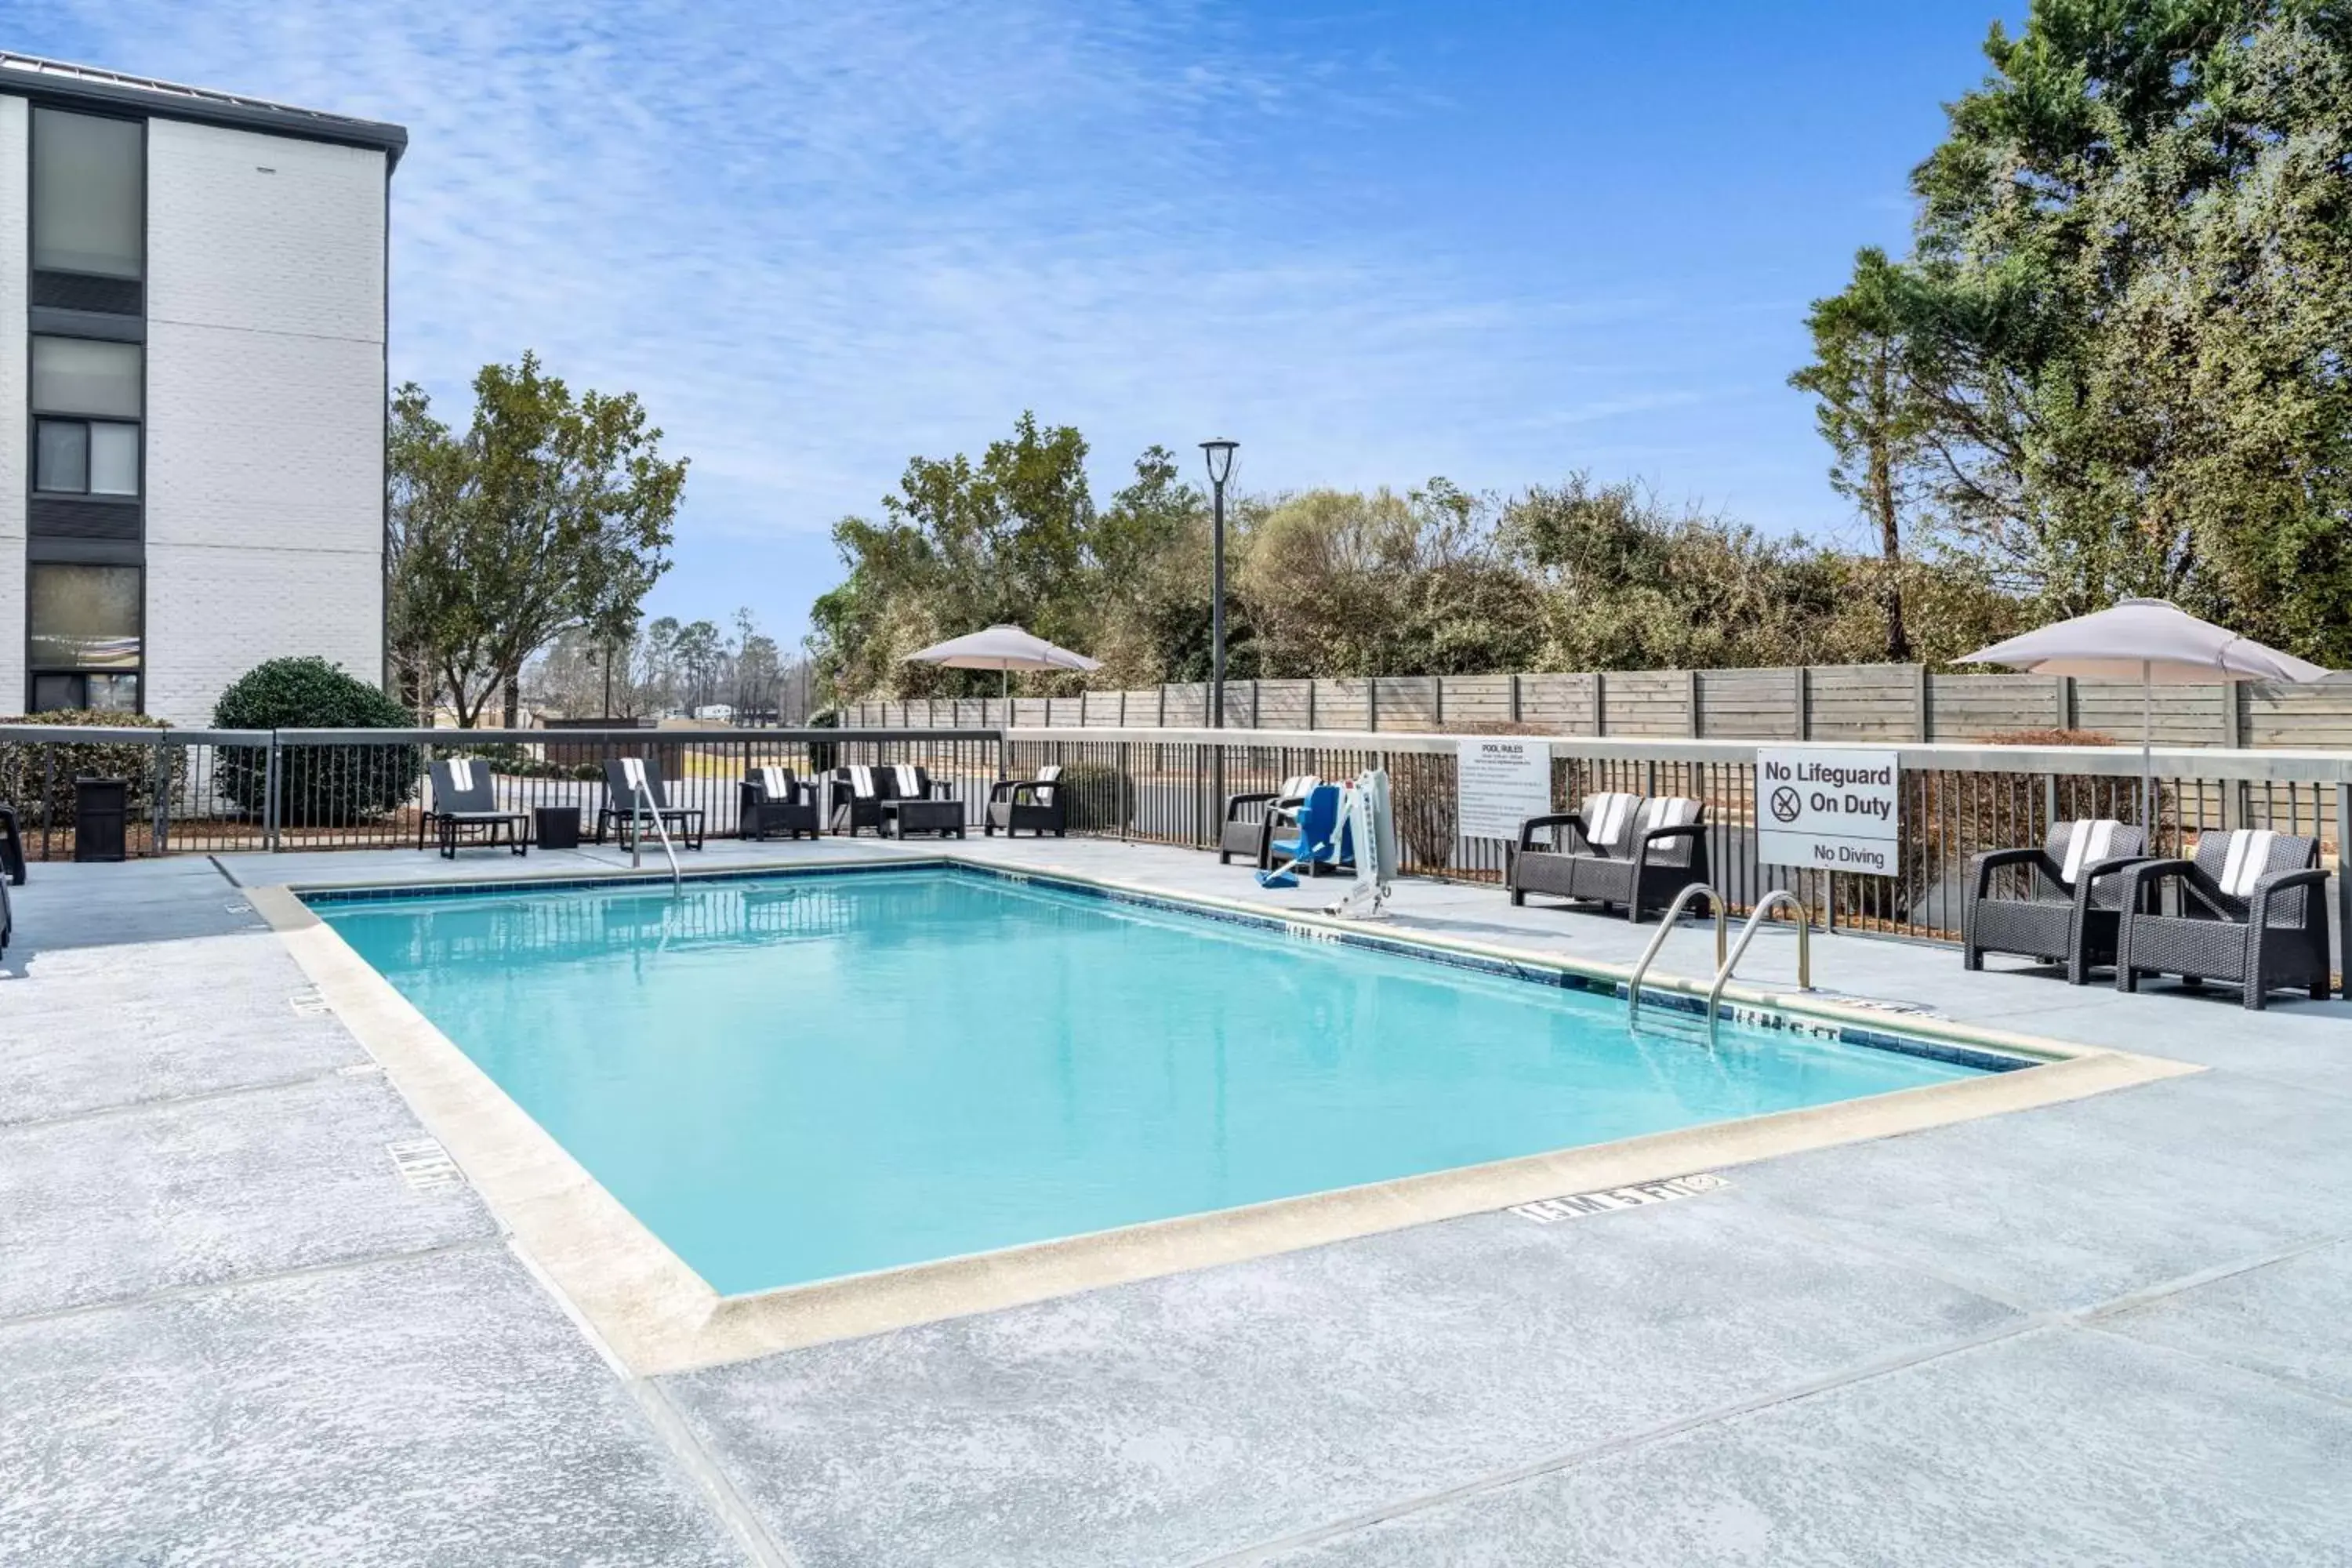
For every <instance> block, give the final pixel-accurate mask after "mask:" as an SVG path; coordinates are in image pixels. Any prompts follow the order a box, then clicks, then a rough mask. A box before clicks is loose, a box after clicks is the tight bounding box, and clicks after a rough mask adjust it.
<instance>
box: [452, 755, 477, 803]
mask: <svg viewBox="0 0 2352 1568" xmlns="http://www.w3.org/2000/svg"><path fill="white" fill-rule="evenodd" d="M446 766H447V768H448V769H449V793H450V794H452V795H471V794H473V793H474V759H473V758H471V757H452V758H450V759H449V761H448V763H446Z"/></svg>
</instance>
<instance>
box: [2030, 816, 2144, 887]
mask: <svg viewBox="0 0 2352 1568" xmlns="http://www.w3.org/2000/svg"><path fill="white" fill-rule="evenodd" d="M2053 837H2054V838H2056V839H2057V843H2056V844H2054V845H2053V847H2052V852H2051V857H2050V858H2052V859H2053V860H2055V861H2057V862H2058V879H2059V880H2060V881H2062V882H2063V883H2065V884H2066V885H2067V886H2068V887H2070V888H2071V887H2073V886H2074V884H2075V883H2076V882H2078V881H2080V880H2082V877H2083V868H2084V867H2086V866H2095V865H2097V864H2098V863H2099V862H2100V861H2102V860H2106V859H2111V858H2114V857H2116V856H2117V855H2133V854H2137V853H2138V851H2139V829H2137V828H2136V827H2126V826H2124V825H2123V824H2122V823H2120V822H2117V821H2116V819H2115V818H2114V817H2112V816H2085V817H2078V818H2076V819H2075V820H2074V821H2073V822H2070V823H2068V824H2066V826H2063V827H2062V828H2061V829H2059V831H2058V833H2057V834H2055V835H2053Z"/></svg>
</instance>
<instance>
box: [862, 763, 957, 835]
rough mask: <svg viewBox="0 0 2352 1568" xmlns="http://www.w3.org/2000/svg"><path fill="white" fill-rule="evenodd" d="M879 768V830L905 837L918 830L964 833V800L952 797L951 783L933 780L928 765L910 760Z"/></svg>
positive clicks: (939, 832)
mask: <svg viewBox="0 0 2352 1568" xmlns="http://www.w3.org/2000/svg"><path fill="white" fill-rule="evenodd" d="M880 772H881V778H880V780H879V782H880V784H881V785H882V825H881V829H880V831H881V832H882V833H883V834H884V835H885V836H886V837H897V838H905V837H909V836H910V835H913V834H917V833H936V834H938V835H940V837H947V836H948V835H949V834H950V833H952V834H954V835H955V836H956V837H958V838H961V837H963V826H964V824H963V802H961V801H960V800H958V799H957V798H956V797H955V786H954V785H952V784H949V783H947V782H946V781H945V780H938V781H934V780H933V779H932V777H931V775H930V773H929V770H928V769H926V768H923V767H921V766H919V765H917V764H915V763H898V764H896V765H894V766H891V767H887V768H884V769H882V770H880Z"/></svg>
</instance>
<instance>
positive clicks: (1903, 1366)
mask: <svg viewBox="0 0 2352 1568" xmlns="http://www.w3.org/2000/svg"><path fill="white" fill-rule="evenodd" d="M2067 1326H2068V1324H2067V1321H2066V1320H2065V1318H2064V1317H2063V1316H2061V1315H2056V1314H2049V1313H2036V1314H2034V1315H2033V1316H2032V1317H2029V1318H2025V1319H2021V1320H2018V1321H2011V1322H2007V1323H2002V1324H2000V1325H1998V1326H1996V1327H1994V1328H1990V1329H1985V1330H1982V1331H1979V1332H1977V1333H1974V1334H1970V1335H1968V1336H1967V1337H1965V1338H1962V1339H1958V1340H1948V1341H1946V1342H1943V1343H1941V1344H1937V1345H1933V1346H1930V1347H1928V1348H1927V1349H1925V1350H1918V1351H1910V1352H1905V1353H1902V1354H1899V1355H1894V1356H1886V1357H1882V1358H1880V1359H1878V1360H1876V1361H1868V1362H1864V1363H1860V1364H1859V1365H1856V1366H1853V1367H1850V1368H1848V1369H1846V1370H1844V1371H1842V1372H1835V1373H1829V1374H1827V1375H1825V1376H1822V1377H1818V1378H1814V1379H1812V1380H1811V1382H1808V1383H1801V1384H1797V1385H1796V1386H1795V1387H1793V1388H1785V1389H1776V1390H1774V1391H1772V1392H1771V1393H1769V1394H1756V1395H1753V1396H1752V1397H1750V1398H1747V1399H1742V1400H1738V1401H1735V1402H1734V1403H1732V1404H1729V1405H1713V1406H1710V1407H1709V1408H1707V1409H1705V1410H1701V1411H1696V1412H1695V1413H1693V1414H1691V1415H1684V1416H1679V1417H1677V1418H1676V1419H1675V1420H1672V1421H1667V1422H1663V1423H1660V1424H1659V1425H1657V1426H1647V1427H1643V1429H1642V1430H1641V1431H1638V1432H1629V1433H1626V1434H1625V1435H1624V1436H1620V1437H1611V1438H1608V1439H1606V1440H1605V1441H1602V1442H1599V1443H1591V1444H1587V1445H1585V1446H1584V1447H1580V1448H1571V1449H1569V1450H1568V1451H1566V1452H1564V1453H1558V1454H1553V1455H1550V1456H1549V1457H1548V1458H1541V1459H1536V1460H1532V1461H1530V1462H1529V1463H1528V1464H1524V1465H1515V1466H1512V1467H1511V1468H1507V1469H1501V1470H1494V1471H1490V1472H1488V1473H1487V1474H1486V1475H1484V1476H1480V1477H1478V1478H1476V1479H1474V1480H1467V1481H1464V1482H1462V1483H1461V1484H1460V1485H1458V1486H1452V1487H1446V1488H1444V1489H1440V1490H1437V1491H1432V1492H1423V1493H1421V1494H1419V1495H1418V1496H1414V1497H1409V1498H1404V1499H1401V1500H1398V1501H1396V1502H1392V1503H1389V1504H1385V1505H1383V1506H1381V1507H1379V1508H1375V1509H1368V1510H1365V1511H1364V1512H1362V1513H1359V1514H1354V1515H1351V1516H1349V1518H1346V1519H1340V1520H1334V1521H1331V1522H1329V1523H1328V1524H1319V1525H1316V1526H1313V1527H1312V1528H1309V1529H1307V1530H1302V1531H1297V1532H1296V1533H1294V1534H1290V1535H1285V1536H1281V1537H1278V1538H1276V1539H1275V1540H1272V1541H1261V1542H1255V1543H1254V1544H1252V1545H1249V1546H1244V1547H1242V1548H1240V1549H1239V1550H1237V1551H1234V1552H1223V1553H1220V1554H1219V1555H1217V1556H1214V1557H1203V1558H1199V1559H1196V1560H1195V1562H1194V1568H1241V1565H1243V1564H1245V1563H1263V1562H1265V1561H1266V1560H1267V1559H1269V1558H1271V1557H1273V1556H1274V1555H1276V1553H1279V1552H1295V1551H1297V1550H1299V1549H1301V1548H1303V1547H1307V1546H1315V1545H1319V1544H1321V1543H1322V1542H1328V1541H1335V1540H1338V1539H1339V1538H1340V1537H1342V1536H1347V1535H1353V1534H1356V1533H1357V1532H1359V1531H1364V1530H1369V1529H1371V1528H1372V1527H1373V1526H1375V1525H1381V1524H1385V1523H1387V1522H1389V1521H1391V1520H1396V1519H1402V1518H1405V1517H1406V1516H1408V1515H1410V1514H1416V1513H1423V1512H1426V1511H1427V1510H1431V1509H1433V1508H1442V1507H1444V1505H1445V1504H1447V1503H1452V1502H1460V1501H1463V1500H1466V1499H1469V1498H1474V1497H1477V1496H1480V1495H1482V1494H1484V1493H1486V1492H1494V1491H1501V1490H1503V1489H1506V1488H1509V1487H1515V1486H1518V1485H1520V1484H1522V1483H1523V1482H1527V1481H1531V1480H1534V1479H1538V1477H1542V1476H1548V1475H1552V1474H1556V1473H1558V1472H1559V1471H1561V1470H1570V1469H1574V1468H1577V1467H1578V1466H1580V1465H1583V1464H1587V1463H1590V1462H1591V1460H1594V1459H1598V1458H1606V1457H1607V1456H1609V1455H1611V1454H1616V1453H1622V1452H1624V1451H1626V1450H1628V1449H1633V1448H1640V1447H1647V1446H1648V1445H1650V1444H1652V1443H1658V1442H1663V1441H1664V1440H1665V1439H1667V1438H1669V1437H1677V1436H1681V1435H1683V1434H1684V1433H1685V1432H1692V1431H1696V1430H1697V1429H1698V1428H1700V1427H1702V1426H1715V1425H1716V1424H1717V1423H1718V1422H1724V1421H1730V1420H1735V1419H1737V1418H1738V1417H1739V1416H1742V1415H1755V1414H1756V1413H1757V1412H1758V1411H1761V1410H1769V1409H1770V1408H1772V1407H1773V1406H1774V1405H1793V1404H1796V1403H1798V1402H1799V1401H1801V1400H1806V1399H1811V1398H1812V1397H1813V1396H1814V1395H1816V1394H1827V1393H1830V1392H1831V1391H1832V1390H1835V1389H1839V1388H1844V1387H1848V1386H1851V1385H1853V1384H1860V1383H1868V1382H1871V1381H1873V1380H1874V1379H1877V1378H1881V1377H1885V1376H1888V1375H1891V1374H1892V1373H1898V1372H1907V1371H1909V1370H1910V1369H1912V1368H1913V1367H1917V1366H1924V1365H1926V1364H1927V1363H1930V1362H1937V1361H1941V1360H1943V1359H1944V1358H1946V1357H1947V1356H1952V1355H1958V1354H1960V1353H1962V1352H1968V1351H1973V1350H1980V1349H1982V1348H1984V1347H1985V1346H1987V1345H1993V1344H1999V1343H2000V1342H2002V1341H2004V1340H2011V1339H2016V1338H2018V1337H2019V1336H2020V1335H2022V1334H2028V1333H2032V1332H2033V1331H2037V1330H2041V1329H2050V1328H2063V1327H2067Z"/></svg>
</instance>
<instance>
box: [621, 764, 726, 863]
mask: <svg viewBox="0 0 2352 1568" xmlns="http://www.w3.org/2000/svg"><path fill="white" fill-rule="evenodd" d="M647 818H652V819H654V820H655V821H656V822H658V823H659V824H660V826H662V827H663V828H664V829H666V830H667V829H668V828H669V826H670V825H671V824H672V823H676V824H677V837H678V838H679V839H681V840H682V841H683V842H684V843H685V845H686V847H688V849H699V848H701V847H702V808H701V807H700V806H698V805H670V803H669V786H668V785H667V784H666V783H664V782H663V779H662V773H661V763H658V762H656V760H655V759H653V758H651V757H614V758H612V759H611V760H610V761H608V762H606V763H605V764H604V805H602V806H601V807H599V808H598V810H597V812H596V842H597V843H599V844H602V843H604V831H605V829H606V828H607V827H609V826H611V825H613V824H614V823H616V822H625V823H627V824H628V825H629V831H630V832H631V833H632V834H635V833H636V832H637V831H638V830H639V829H640V828H641V827H642V826H644V823H645V821H646V819H647Z"/></svg>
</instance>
